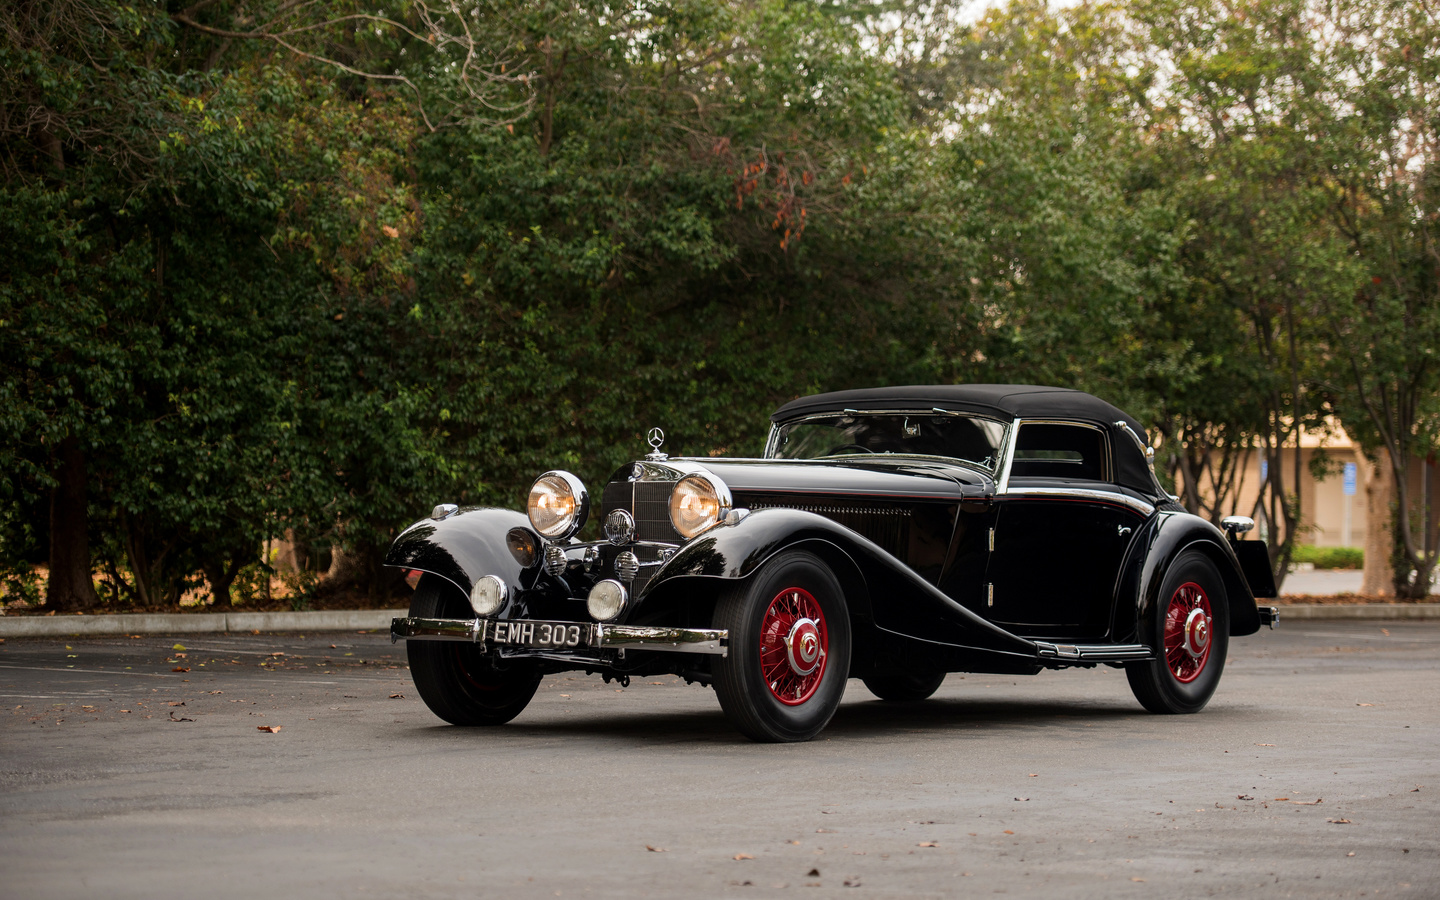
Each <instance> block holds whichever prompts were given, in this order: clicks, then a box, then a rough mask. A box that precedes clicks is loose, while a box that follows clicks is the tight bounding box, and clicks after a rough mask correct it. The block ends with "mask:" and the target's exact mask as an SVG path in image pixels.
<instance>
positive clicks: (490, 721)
mask: <svg viewBox="0 0 1440 900" xmlns="http://www.w3.org/2000/svg"><path fill="white" fill-rule="evenodd" d="M410 615H411V616H412V617H418V618H425V619H468V618H471V617H473V616H474V615H475V614H474V612H472V611H471V609H470V603H469V601H468V600H466V599H465V595H464V594H462V593H461V592H460V589H459V588H457V587H456V586H455V585H453V584H451V583H450V582H448V581H446V580H445V579H443V578H441V577H439V576H438V575H428V574H427V575H424V576H422V577H421V579H420V583H419V584H417V585H416V586H415V596H414V597H413V598H412V599H411V600H410ZM405 652H406V655H407V656H408V657H409V658H410V678H411V679H412V680H413V681H414V682H415V690H417V691H419V693H420V699H421V700H424V701H425V705H426V706H428V707H430V711H431V712H433V713H434V714H435V715H437V716H439V717H440V718H442V719H444V720H445V721H447V722H449V723H450V724H451V725H504V724H505V723H506V722H508V721H510V720H511V719H513V718H515V717H516V716H518V715H520V712H521V710H523V709H525V707H526V705H528V704H529V703H530V698H532V697H534V696H535V690H536V689H537V688H539V687H540V670H539V669H538V668H537V667H536V666H535V664H534V663H523V662H512V663H510V664H509V665H508V666H507V667H506V668H504V669H498V668H496V667H495V666H494V665H493V664H492V663H491V662H490V661H489V660H487V659H486V658H485V656H484V655H483V654H482V653H481V652H480V648H479V647H477V646H475V645H474V644H468V643H464V642H460V641H408V642H406V644H405Z"/></svg>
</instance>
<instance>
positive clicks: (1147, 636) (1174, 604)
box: [1125, 550, 1230, 714]
mask: <svg viewBox="0 0 1440 900" xmlns="http://www.w3.org/2000/svg"><path fill="white" fill-rule="evenodd" d="M1197 589H1198V594H1197ZM1199 598H1203V599H1204V601H1205V605H1208V607H1209V612H1210V615H1209V617H1208V618H1209V621H1208V624H1207V625H1206V628H1205V630H1206V632H1207V633H1208V637H1207V638H1206V639H1205V640H1204V642H1203V643H1204V644H1205V647H1204V653H1203V655H1202V656H1200V657H1197V656H1196V653H1195V651H1196V649H1198V647H1199V645H1200V644H1201V643H1202V642H1201V641H1200V640H1199V639H1198V638H1197V637H1195V635H1193V634H1191V633H1190V629H1188V628H1186V627H1185V625H1184V622H1185V620H1186V619H1188V617H1189V616H1190V615H1192V614H1193V612H1187V610H1194V609H1198V608H1201V606H1199V605H1197V602H1198V599H1199ZM1172 609H1174V610H1175V614H1173V615H1172V612H1171V610H1172ZM1202 612H1203V609H1202ZM1167 622H1168V625H1169V637H1170V641H1169V646H1167V643H1166V636H1167V635H1166V633H1167ZM1177 624H1178V625H1179V626H1180V627H1179V630H1178V633H1177V630H1176V626H1177ZM1196 627H1198V626H1196ZM1187 634H1190V639H1191V642H1190V643H1189V644H1186V643H1185V641H1186V636H1187ZM1141 637H1142V640H1144V641H1145V643H1146V644H1148V645H1150V646H1151V647H1154V648H1155V659H1153V660H1150V661H1148V662H1143V663H1130V664H1129V665H1127V666H1126V667H1125V676H1126V678H1128V679H1129V681H1130V690H1132V691H1133V692H1134V693H1135V699H1137V700H1139V701H1140V705H1141V706H1143V707H1145V708H1146V709H1148V710H1149V711H1150V712H1152V713H1162V714H1177V713H1197V712H1199V711H1200V710H1202V709H1204V708H1205V704H1206V703H1208V702H1210V697H1211V695H1213V694H1214V693H1215V688H1216V687H1217V686H1218V685H1219V684H1220V673H1221V672H1223V671H1224V669H1225V655H1226V653H1227V652H1228V650H1229V648H1230V604H1229V598H1228V597H1227V596H1226V594H1225V582H1224V581H1223V580H1221V578H1220V571H1219V570H1218V569H1216V568H1215V564H1214V563H1213V562H1211V561H1210V560H1209V558H1207V557H1206V556H1205V555H1204V554H1202V553H1200V552H1199V551H1196V550H1187V551H1185V552H1184V553H1182V554H1180V556H1179V557H1178V558H1177V559H1176V560H1175V563H1174V564H1173V565H1172V566H1171V567H1170V571H1168V572H1166V573H1165V580H1164V581H1163V582H1161V585H1160V593H1159V594H1158V595H1157V597H1156V602H1155V605H1154V608H1153V609H1151V610H1150V611H1149V612H1148V613H1146V615H1145V618H1144V620H1143V621H1142V623H1141Z"/></svg>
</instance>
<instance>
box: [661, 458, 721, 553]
mask: <svg viewBox="0 0 1440 900" xmlns="http://www.w3.org/2000/svg"><path fill="white" fill-rule="evenodd" d="M729 511H730V489H729V488H728V487H726V486H725V483H724V482H723V481H721V480H720V479H718V478H716V477H715V476H713V475H708V474H707V475H701V474H698V473H697V474H691V475H686V476H685V477H684V478H682V479H680V480H679V481H677V482H676V483H675V490H673V491H671V492H670V524H671V525H674V526H675V530H676V531H678V532H680V536H681V537H683V538H686V539H687V540H688V539H689V538H692V537H694V536H695V535H697V534H699V533H700V532H702V531H704V530H705V529H707V528H710V527H712V526H713V525H715V523H717V522H719V521H720V520H721V519H722V518H724V516H725V514H726V513H727V512H729Z"/></svg>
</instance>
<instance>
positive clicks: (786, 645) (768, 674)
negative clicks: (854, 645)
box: [760, 587, 830, 706]
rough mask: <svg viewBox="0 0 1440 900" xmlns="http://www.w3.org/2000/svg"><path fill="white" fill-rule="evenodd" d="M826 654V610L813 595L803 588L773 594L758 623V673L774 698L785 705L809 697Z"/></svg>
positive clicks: (791, 588)
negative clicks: (763, 615) (773, 597)
mask: <svg viewBox="0 0 1440 900" xmlns="http://www.w3.org/2000/svg"><path fill="white" fill-rule="evenodd" d="M829 654H830V632H829V629H828V628H826V627H825V611H824V610H823V609H821V608H820V604H819V602H818V601H816V599H815V597H814V595H812V594H811V593H810V592H809V591H807V590H805V589H804V588H802V587H787V588H785V589H784V590H782V591H780V593H778V594H776V595H775V599H773V600H771V601H770V605H769V607H767V608H766V610H765V617H764V618H763V619H762V620H761V623H760V672H761V674H762V676H763V677H764V679H765V686H766V687H768V688H769V689H770V693H771V694H773V695H774V696H775V699H776V700H779V701H780V702H781V703H783V704H785V705H786V706H799V705H800V704H802V703H804V702H805V701H806V700H809V699H810V698H811V697H812V696H813V695H814V694H815V689H816V688H817V687H819V686H820V681H821V679H823V678H824V676H825V661H826V658H827V657H828V656H829Z"/></svg>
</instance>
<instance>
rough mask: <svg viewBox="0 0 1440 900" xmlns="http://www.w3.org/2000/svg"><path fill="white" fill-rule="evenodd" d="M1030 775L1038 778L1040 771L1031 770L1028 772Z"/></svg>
mask: <svg viewBox="0 0 1440 900" xmlns="http://www.w3.org/2000/svg"><path fill="white" fill-rule="evenodd" d="M1030 777H1031V778H1039V777H1040V773H1039V772H1031V773H1030Z"/></svg>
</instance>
